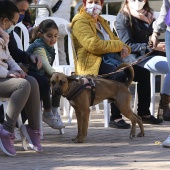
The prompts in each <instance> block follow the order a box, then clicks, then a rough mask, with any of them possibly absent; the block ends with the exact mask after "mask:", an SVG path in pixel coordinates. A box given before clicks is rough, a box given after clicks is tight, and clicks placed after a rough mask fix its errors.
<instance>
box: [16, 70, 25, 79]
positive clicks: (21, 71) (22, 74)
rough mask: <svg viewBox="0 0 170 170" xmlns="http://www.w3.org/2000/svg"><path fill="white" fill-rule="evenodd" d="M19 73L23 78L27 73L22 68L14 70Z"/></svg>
mask: <svg viewBox="0 0 170 170" xmlns="http://www.w3.org/2000/svg"><path fill="white" fill-rule="evenodd" d="M16 71H17V72H18V73H19V74H20V78H25V77H26V76H27V73H25V72H24V71H23V70H16Z"/></svg>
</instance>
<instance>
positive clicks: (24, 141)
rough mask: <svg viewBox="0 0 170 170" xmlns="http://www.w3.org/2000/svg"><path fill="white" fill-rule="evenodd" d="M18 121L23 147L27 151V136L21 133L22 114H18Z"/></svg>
mask: <svg viewBox="0 0 170 170" xmlns="http://www.w3.org/2000/svg"><path fill="white" fill-rule="evenodd" d="M17 123H18V128H19V131H20V135H21V141H22V147H23V148H24V150H25V151H27V150H28V147H27V142H26V137H25V136H24V135H23V134H22V133H21V126H22V119H21V114H19V116H18V120H17Z"/></svg>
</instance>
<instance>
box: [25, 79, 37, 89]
mask: <svg viewBox="0 0 170 170" xmlns="http://www.w3.org/2000/svg"><path fill="white" fill-rule="evenodd" d="M26 80H27V81H28V82H29V84H30V86H31V89H39V85H38V83H37V80H36V79H35V78H34V77H32V76H27V77H26Z"/></svg>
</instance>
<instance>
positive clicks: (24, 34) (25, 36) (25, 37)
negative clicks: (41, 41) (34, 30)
mask: <svg viewBox="0 0 170 170" xmlns="http://www.w3.org/2000/svg"><path fill="white" fill-rule="evenodd" d="M17 27H19V28H20V35H19V36H20V38H21V42H22V43H23V50H24V51H26V50H27V49H28V47H29V32H28V29H27V28H26V26H25V25H24V24H23V23H22V22H19V23H17V24H16V25H15V28H17Z"/></svg>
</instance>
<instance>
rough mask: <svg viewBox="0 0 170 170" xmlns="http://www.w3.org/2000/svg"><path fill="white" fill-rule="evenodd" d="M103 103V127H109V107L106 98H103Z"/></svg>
mask: <svg viewBox="0 0 170 170" xmlns="http://www.w3.org/2000/svg"><path fill="white" fill-rule="evenodd" d="M103 105H104V127H109V117H110V107H109V104H108V100H103Z"/></svg>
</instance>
